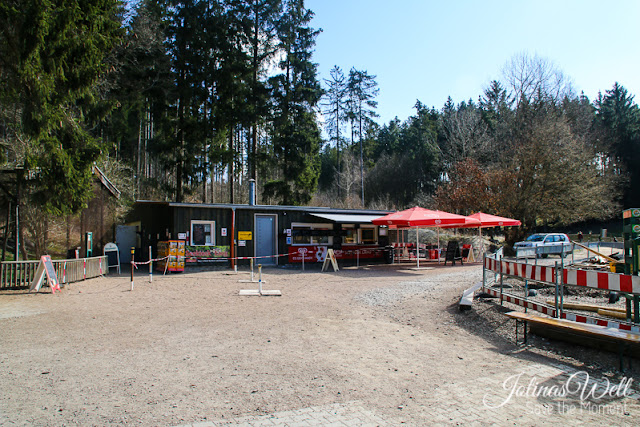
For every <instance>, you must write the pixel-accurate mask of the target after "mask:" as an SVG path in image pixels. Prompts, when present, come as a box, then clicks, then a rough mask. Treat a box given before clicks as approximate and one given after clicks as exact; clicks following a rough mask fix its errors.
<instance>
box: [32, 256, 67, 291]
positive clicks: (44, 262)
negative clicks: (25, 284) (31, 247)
mask: <svg viewBox="0 0 640 427" xmlns="http://www.w3.org/2000/svg"><path fill="white" fill-rule="evenodd" d="M45 276H47V281H48V283H49V287H50V288H51V293H52V294H55V293H56V291H58V292H60V282H59V281H58V276H57V275H56V270H55V269H54V268H53V263H52V262H51V257H50V256H49V255H43V256H41V257H40V264H39V265H38V269H37V270H36V274H35V275H34V276H33V282H31V287H30V288H29V292H31V291H33V290H35V291H36V292H37V291H39V290H40V288H41V287H42V282H44V277H45Z"/></svg>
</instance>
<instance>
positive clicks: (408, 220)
mask: <svg viewBox="0 0 640 427" xmlns="http://www.w3.org/2000/svg"><path fill="white" fill-rule="evenodd" d="M371 222H372V223H374V224H375V225H387V226H395V227H407V228H408V227H414V228H415V229H416V251H417V252H416V255H417V256H416V262H417V266H418V268H420V248H419V243H420V242H419V241H418V228H419V227H434V228H438V262H440V255H439V253H440V231H439V229H440V228H443V227H449V228H455V227H473V226H475V227H478V226H480V221H479V220H477V219H475V218H470V217H466V216H463V215H456V214H452V213H449V212H443V211H434V210H430V209H424V208H421V207H419V206H416V207H413V208H411V209H406V210H403V211H400V212H395V213H392V214H389V215H385V216H383V217H380V218H376V219H374V220H372V221H371Z"/></svg>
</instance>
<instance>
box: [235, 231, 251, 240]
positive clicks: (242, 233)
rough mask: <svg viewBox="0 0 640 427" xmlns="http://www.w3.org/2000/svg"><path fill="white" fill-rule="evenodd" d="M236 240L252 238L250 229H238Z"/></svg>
mask: <svg viewBox="0 0 640 427" xmlns="http://www.w3.org/2000/svg"><path fill="white" fill-rule="evenodd" d="M238 240H253V236H252V233H251V231H238Z"/></svg>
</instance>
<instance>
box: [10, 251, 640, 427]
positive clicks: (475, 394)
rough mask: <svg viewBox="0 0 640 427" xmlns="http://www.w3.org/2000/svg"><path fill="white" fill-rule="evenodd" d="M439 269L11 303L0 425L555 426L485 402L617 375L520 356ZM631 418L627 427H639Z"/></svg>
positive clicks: (368, 270) (104, 286)
mask: <svg viewBox="0 0 640 427" xmlns="http://www.w3.org/2000/svg"><path fill="white" fill-rule="evenodd" d="M430 265H431V266H432V268H430V269H421V270H416V269H413V268H412V267H413V266H412V265H401V266H398V265H393V266H387V265H378V266H371V267H365V268H362V269H359V270H357V269H355V268H346V269H342V270H341V271H340V272H337V273H320V272H319V271H317V270H314V271H306V272H301V271H299V270H293V269H280V268H276V269H265V271H264V280H265V283H264V288H265V289H278V290H281V291H282V294H283V296H282V297H240V296H238V291H239V290H241V289H251V288H256V287H257V285H256V284H250V283H239V279H245V280H246V279H248V278H249V275H248V273H247V272H246V271H243V272H241V273H239V274H229V273H227V272H226V271H200V272H195V271H194V272H187V273H184V274H176V275H169V276H165V277H162V276H160V277H158V276H154V281H153V283H147V278H146V276H144V275H140V276H137V277H136V286H135V290H134V291H133V292H131V291H130V290H129V287H130V283H129V278H128V276H126V275H122V276H115V275H114V276H109V277H106V278H100V279H94V280H89V281H86V282H83V283H78V284H72V285H69V286H67V287H66V288H65V289H63V292H62V293H60V294H56V295H50V294H47V293H45V292H42V293H38V294H27V293H25V292H15V291H13V292H1V293H0V330H1V332H0V384H2V393H0V424H2V425H83V426H84V425H107V424H139V425H178V424H186V423H197V422H203V421H208V420H217V421H216V422H219V421H220V420H225V419H230V418H234V417H247V416H260V415H263V416H264V415H269V414H273V413H275V412H277V411H291V410H299V409H300V408H311V407H327V405H336V404H337V405H349V404H351V403H350V402H358V405H361V406H362V407H364V408H368V410H371V411H375V414H376V416H377V417H379V418H380V419H385V420H387V421H388V424H389V425H397V424H400V423H406V424H409V425H430V424H432V423H433V422H434V420H435V419H437V420H440V421H439V422H443V423H444V424H456V423H460V424H463V423H465V424H468V423H470V422H472V421H474V420H475V421H478V422H479V423H480V424H482V425H492V424H495V423H498V424H501V425H508V424H510V425H513V424H527V425H533V424H536V425H537V424H548V425H552V424H556V423H558V422H563V423H565V422H567V418H558V419H541V420H538V421H536V420H537V419H536V418H532V416H533V415H531V414H527V413H526V412H527V408H526V407H525V406H524V405H521V406H517V407H514V408H512V409H511V410H504V411H497V412H491V411H487V410H486V409H483V407H482V403H481V402H482V396H483V395H485V394H486V393H487V392H493V391H495V390H498V389H499V388H500V387H501V385H502V382H503V381H504V380H505V378H506V376H507V375H512V374H514V373H518V372H521V371H523V370H524V369H529V370H531V369H533V371H535V372H547V373H548V372H560V371H558V369H565V370H566V369H568V368H567V367H571V368H572V369H573V368H575V369H582V368H584V369H589V370H590V372H592V373H593V374H594V375H607V376H610V377H611V378H618V377H619V376H620V374H619V373H617V372H615V367H616V366H617V364H616V363H617V362H616V358H615V355H609V354H608V353H602V352H597V351H594V350H588V349H582V348H581V347H576V346H571V345H563V344H560V343H554V342H549V341H545V340H542V339H539V340H538V339H534V340H532V341H531V342H530V344H529V345H528V346H527V347H520V346H517V345H515V344H514V340H513V331H514V326H513V323H512V322H509V321H508V320H507V319H506V317H505V316H504V315H502V313H503V312H504V311H505V310H506V308H505V307H500V305H499V304H496V302H495V300H488V301H482V300H479V301H476V302H474V306H473V309H472V310H471V311H467V312H460V311H459V310H458V307H457V302H458V300H459V298H460V295H461V293H462V291H463V290H464V289H466V288H468V287H470V286H471V285H472V284H474V283H476V282H477V281H478V280H480V277H481V271H482V269H481V267H480V266H479V265H477V264H476V265H470V264H465V265H464V266H455V267H451V266H446V267H444V266H442V265H436V264H433V263H432V264H430ZM558 363H561V364H562V366H563V368H557V366H556V365H557V364H558ZM527 372H529V371H527ZM632 374H633V375H637V374H638V372H637V371H635V370H634V371H633V372H632ZM545 375H546V374H545ZM630 405H631V406H630V408H631V409H630V411H631V413H633V414H635V415H636V416H637V415H638V414H640V405H638V403H637V402H636V401H632V402H631V403H630ZM625 416H626V417H628V414H627V415H625ZM625 416H623V418H620V419H617V418H616V421H615V422H614V424H620V425H634V424H635V423H633V422H631V423H630V422H629V418H625ZM580 420H581V421H583V422H585V423H600V424H602V423H603V422H604V419H603V418H601V417H599V416H598V415H597V414H596V415H591V414H586V415H584V416H582V417H580ZM635 420H637V418H635Z"/></svg>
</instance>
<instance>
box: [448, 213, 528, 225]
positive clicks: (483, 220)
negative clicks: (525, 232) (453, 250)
mask: <svg viewBox="0 0 640 427" xmlns="http://www.w3.org/2000/svg"><path fill="white" fill-rule="evenodd" d="M467 218H473V219H477V220H478V221H480V224H479V225H478V224H477V223H476V224H472V223H469V224H465V225H458V226H446V225H445V226H443V227H442V228H460V227H465V228H476V227H480V228H490V227H515V226H518V225H522V223H521V222H520V221H518V220H517V219H512V218H505V217H502V216H497V215H490V214H487V213H484V212H477V213H474V214H471V215H469V216H468V217H467Z"/></svg>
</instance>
